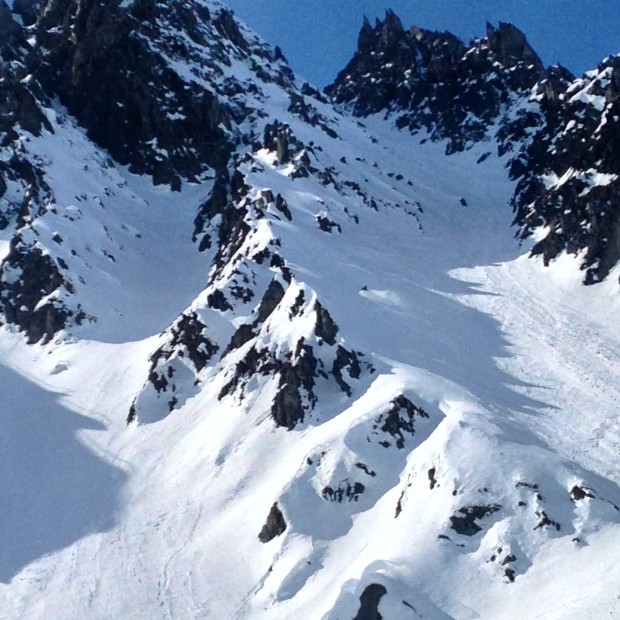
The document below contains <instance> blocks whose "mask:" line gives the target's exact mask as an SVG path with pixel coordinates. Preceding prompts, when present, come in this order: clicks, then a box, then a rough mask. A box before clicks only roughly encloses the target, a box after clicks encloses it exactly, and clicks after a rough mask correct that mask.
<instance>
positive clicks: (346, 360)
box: [332, 345, 362, 396]
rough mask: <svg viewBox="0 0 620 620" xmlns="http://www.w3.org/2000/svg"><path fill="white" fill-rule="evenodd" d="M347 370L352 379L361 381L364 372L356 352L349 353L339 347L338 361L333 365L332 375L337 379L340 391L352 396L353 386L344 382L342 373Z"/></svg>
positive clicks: (337, 350)
mask: <svg viewBox="0 0 620 620" xmlns="http://www.w3.org/2000/svg"><path fill="white" fill-rule="evenodd" d="M345 369H346V370H347V372H348V373H349V376H350V377H351V378H352V379H359V377H360V374H361V372H362V369H361V366H360V363H359V359H358V357H357V354H356V353H355V351H349V350H348V349H345V348H344V347H342V346H340V345H338V348H337V349H336V359H335V360H334V363H333V365H332V374H333V375H334V378H335V379H336V383H337V384H338V386H339V387H340V389H341V390H342V391H343V392H344V393H345V394H346V395H347V396H351V394H352V391H351V386H350V385H349V384H348V383H347V382H346V381H345V380H344V378H343V376H342V371H343V370H345Z"/></svg>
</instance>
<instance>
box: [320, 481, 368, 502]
mask: <svg viewBox="0 0 620 620" xmlns="http://www.w3.org/2000/svg"><path fill="white" fill-rule="evenodd" d="M365 490H366V487H365V486H364V485H363V484H362V483H361V482H354V483H353V484H352V485H351V484H350V483H349V482H346V481H345V482H344V483H341V484H339V485H338V486H337V487H336V488H335V489H333V488H332V487H330V486H326V487H325V488H324V489H323V490H322V491H321V495H322V497H323V499H326V500H328V501H330V502H343V501H344V500H345V499H346V500H347V501H349V502H356V501H357V500H358V499H359V496H360V495H361V494H362V493H363V492H364V491H365Z"/></svg>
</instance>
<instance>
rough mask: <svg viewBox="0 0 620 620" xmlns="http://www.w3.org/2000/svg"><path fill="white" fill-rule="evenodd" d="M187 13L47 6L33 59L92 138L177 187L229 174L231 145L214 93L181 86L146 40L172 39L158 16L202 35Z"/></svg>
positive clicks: (151, 7) (55, 2)
mask: <svg viewBox="0 0 620 620" xmlns="http://www.w3.org/2000/svg"><path fill="white" fill-rule="evenodd" d="M189 15H192V13H187V12H186V11H185V12H184V9H183V3H169V4H164V3H156V2H154V1H153V0H140V1H137V2H135V3H132V4H131V5H130V6H129V7H128V8H121V7H120V6H119V3H118V2H112V3H103V4H102V3H100V2H97V1H96V0H81V1H79V2H78V1H77V0H75V1H69V0H49V2H47V4H46V7H45V10H44V12H43V13H42V15H41V18H40V19H39V20H38V22H37V49H36V51H35V52H34V53H33V56H32V59H31V61H32V62H31V64H32V68H33V72H34V75H35V77H37V78H38V79H40V81H41V83H42V84H43V85H44V87H45V88H46V90H47V92H48V93H49V94H50V95H51V96H54V95H57V96H59V97H60V99H61V101H62V102H63V104H65V105H66V106H67V108H68V109H69V111H70V112H71V113H72V114H73V115H75V117H76V118H77V119H78V120H79V121H80V123H82V124H83V125H84V127H85V128H86V129H87V132H88V134H89V136H90V137H91V138H92V139H93V140H94V141H95V142H97V143H98V144H99V145H101V146H103V147H105V148H106V149H108V150H109V152H110V154H111V155H112V157H114V159H116V160H117V161H118V162H120V163H121V164H127V165H129V166H130V169H131V170H132V171H133V172H136V173H138V174H144V173H148V174H151V175H152V176H153V180H154V182H155V183H166V184H170V185H171V186H172V187H173V188H175V189H178V188H179V186H180V181H181V179H190V180H191V179H193V178H195V177H196V176H197V175H199V174H201V173H202V172H203V171H204V170H205V169H206V168H207V167H211V168H215V169H220V168H222V167H223V166H224V165H225V164H226V162H227V160H228V158H229V155H230V152H231V148H232V147H231V144H230V141H229V138H228V133H227V128H228V127H229V126H230V119H229V115H228V114H227V112H226V110H225V109H224V108H223V107H222V106H221V105H220V104H219V100H218V98H217V96H216V95H215V94H214V93H213V92H210V91H208V90H207V89H206V88H204V87H201V88H196V85H195V84H193V85H190V84H189V83H186V82H184V81H183V80H182V79H181V78H180V77H179V75H178V74H177V73H175V72H174V71H173V70H171V69H170V67H169V66H168V64H167V63H166V61H165V59H164V58H163V56H162V55H160V54H158V53H156V52H155V51H154V50H153V49H152V47H151V46H150V43H149V42H150V41H155V40H156V41H160V40H165V36H164V34H165V31H161V32H160V31H159V30H158V28H160V26H159V23H160V22H159V21H158V20H162V21H161V23H164V22H165V21H166V20H168V21H169V22H172V23H175V22H179V21H180V22H183V23H184V27H185V28H186V30H187V32H189V33H193V34H194V36H195V38H198V37H199V32H200V31H199V30H196V28H195V24H190V23H189V22H188V19H189V17H188V16H189ZM205 17H206V15H205ZM190 21H191V20H190ZM153 76H157V79H156V80H154V79H153ZM170 94H173V97H172V98H171V97H170V96H169V95H170ZM197 127H200V131H196V128H197ZM154 147H155V148H154Z"/></svg>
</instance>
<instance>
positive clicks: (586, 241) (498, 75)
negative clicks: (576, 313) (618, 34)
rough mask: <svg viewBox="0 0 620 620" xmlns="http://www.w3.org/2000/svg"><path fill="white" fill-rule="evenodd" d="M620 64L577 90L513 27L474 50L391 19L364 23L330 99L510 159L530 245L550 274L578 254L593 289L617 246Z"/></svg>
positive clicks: (578, 83)
mask: <svg viewBox="0 0 620 620" xmlns="http://www.w3.org/2000/svg"><path fill="white" fill-rule="evenodd" d="M618 63H619V61H618V58H617V57H613V56H612V57H610V58H606V59H605V60H604V61H603V62H602V63H601V64H600V66H599V67H598V68H597V69H596V70H593V71H590V72H589V73H588V74H586V75H584V76H583V77H581V78H578V79H576V78H575V77H574V76H573V75H572V74H571V73H570V72H569V71H568V70H566V69H564V68H563V67H560V66H557V67H549V68H547V69H545V68H544V67H543V65H542V63H541V62H540V59H539V58H538V56H537V55H536V53H535V52H534V50H533V49H532V48H531V47H530V45H529V44H528V42H527V39H526V37H525V35H524V34H523V33H522V32H521V31H519V30H518V29H517V28H516V27H515V26H513V25H511V24H505V23H500V24H499V27H498V28H497V29H496V28H494V27H493V26H491V25H490V24H487V36H486V37H485V38H483V39H475V40H474V41H472V42H471V43H469V44H468V45H466V44H464V43H463V42H462V41H460V40H459V39H457V38H456V37H455V36H453V35H451V34H450V33H438V32H432V31H428V30H424V29H421V28H418V27H415V26H414V27H411V28H410V29H408V30H406V29H405V28H403V25H402V23H401V22H400V20H399V18H398V17H397V16H396V15H395V14H394V13H392V12H390V11H388V12H387V14H386V17H385V19H384V20H383V21H381V20H377V23H376V24H375V26H374V27H373V26H371V25H370V23H369V22H368V21H365V23H364V25H363V27H362V29H361V31H360V35H359V42H358V50H357V52H356V53H355V55H354V57H353V58H352V60H351V62H350V63H349V64H348V66H347V67H345V68H344V69H343V70H342V71H341V73H340V74H339V75H338V76H337V78H336V80H335V82H334V83H333V84H332V85H330V86H329V87H328V88H327V89H326V91H327V92H328V93H329V94H330V95H331V96H332V97H333V98H334V99H335V100H336V101H337V102H339V103H343V104H346V105H347V107H348V108H349V109H350V110H351V111H352V112H353V113H354V114H356V115H359V116H365V115H368V114H376V113H383V114H385V116H386V117H390V118H393V119H394V122H395V123H396V125H397V126H398V127H401V128H405V127H407V128H409V130H410V131H411V132H412V133H413V134H414V135H415V134H416V133H417V132H419V131H428V132H429V133H430V138H431V139H433V140H445V141H446V153H448V154H449V153H451V152H454V151H459V150H463V149H466V148H468V145H471V144H472V143H477V142H489V141H490V142H492V143H493V142H495V143H496V144H493V145H490V147H491V148H492V149H495V148H496V149H497V150H498V152H499V153H500V154H501V155H503V154H505V153H511V161H510V176H511V178H512V179H514V180H516V181H517V184H516V186H515V192H514V196H513V199H512V206H513V208H514V210H515V213H516V217H515V223H516V224H517V225H518V226H519V228H520V231H519V234H520V236H521V238H523V239H526V238H529V237H530V236H531V235H532V234H534V233H536V231H541V230H543V229H545V231H546V234H545V236H544V237H543V238H541V239H539V240H538V242H537V243H536V244H535V245H534V247H533V249H532V253H533V255H538V254H541V255H542V256H543V257H544V259H545V262H546V263H547V264H548V263H549V261H550V260H552V259H554V258H557V257H558V256H559V255H560V254H561V253H563V252H568V253H569V254H574V255H579V256H580V258H581V267H582V269H583V270H584V271H585V276H584V282H585V283H586V284H593V283H596V282H599V281H601V280H603V279H604V278H606V277H607V276H608V275H609V272H610V271H611V269H613V267H614V266H615V265H616V264H617V262H618V259H619V258H620V251H619V249H618V248H619V245H618V230H620V229H619V228H618V209H617V208H616V206H615V205H616V204H617V193H618V178H617V170H618V161H619V160H618V157H619V153H618V148H617V147H618V141H617V140H616V139H615V136H616V135H617V134H618V125H617V123H618V119H619V118H620V115H619V113H618V105H620V104H619V103H618V102H619V101H620V99H619V93H620V91H619V86H618V85H619V84H620V72H619V71H620V70H619V67H620V65H619V64H618Z"/></svg>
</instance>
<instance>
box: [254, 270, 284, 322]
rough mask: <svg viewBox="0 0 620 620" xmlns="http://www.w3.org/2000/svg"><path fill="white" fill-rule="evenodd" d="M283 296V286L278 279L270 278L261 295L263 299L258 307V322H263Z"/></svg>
mask: <svg viewBox="0 0 620 620" xmlns="http://www.w3.org/2000/svg"><path fill="white" fill-rule="evenodd" d="M283 297H284V288H283V286H282V285H281V284H280V282H278V280H272V281H271V282H270V283H269V286H268V287H267V290H266V291H265V294H264V295H263V299H262V300H261V302H260V306H259V307H258V316H257V320H258V322H259V323H264V322H265V321H266V320H267V319H268V318H269V316H270V315H271V313H272V312H273V311H274V310H275V309H276V307H277V306H278V304H279V303H280V302H281V301H282V298H283Z"/></svg>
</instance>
